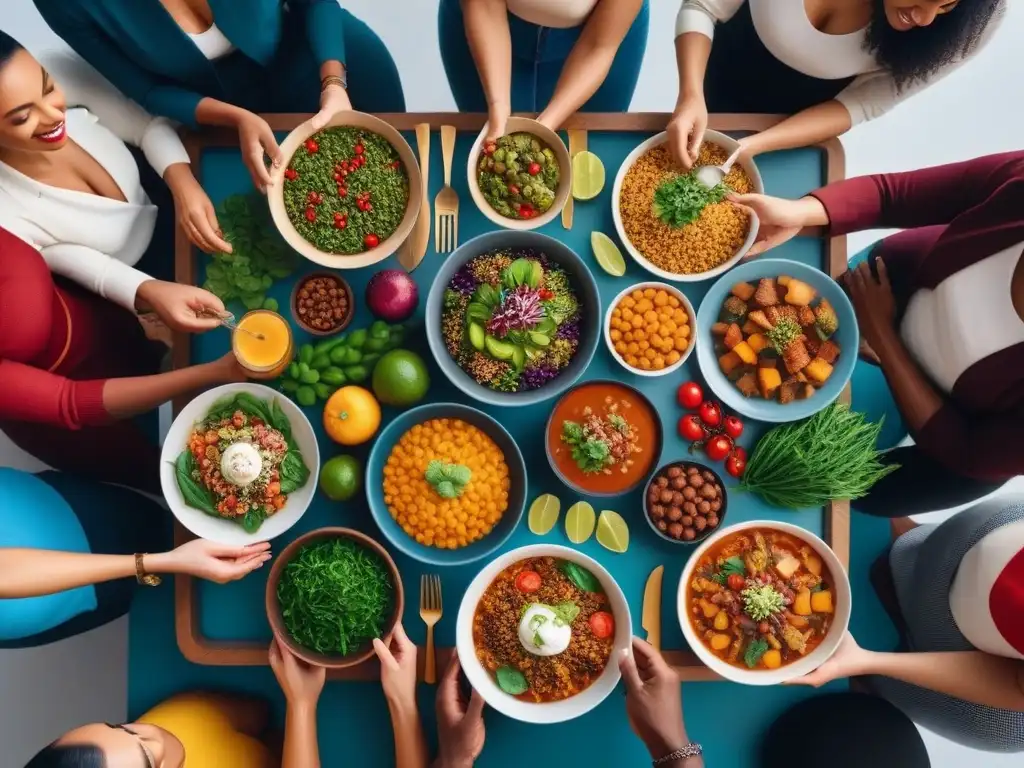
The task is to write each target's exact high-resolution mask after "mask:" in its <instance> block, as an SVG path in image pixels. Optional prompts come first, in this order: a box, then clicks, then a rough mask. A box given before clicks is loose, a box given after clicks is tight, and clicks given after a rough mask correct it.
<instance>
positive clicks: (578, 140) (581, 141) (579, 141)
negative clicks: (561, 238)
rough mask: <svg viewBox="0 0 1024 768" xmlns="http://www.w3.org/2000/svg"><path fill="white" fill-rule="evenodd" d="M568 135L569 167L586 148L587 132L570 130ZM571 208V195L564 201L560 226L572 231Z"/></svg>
mask: <svg viewBox="0 0 1024 768" xmlns="http://www.w3.org/2000/svg"><path fill="white" fill-rule="evenodd" d="M568 133H569V162H570V165H571V163H572V159H573V158H574V157H575V156H576V153H577V152H582V151H583V150H584V149H586V148H587V132H586V131H584V130H578V129H576V128H570V129H569V131H568ZM572 207H573V200H572V195H569V199H568V200H566V201H565V207H564V208H563V209H562V226H563V227H565V229H572Z"/></svg>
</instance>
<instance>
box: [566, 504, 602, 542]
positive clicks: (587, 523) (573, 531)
mask: <svg viewBox="0 0 1024 768" xmlns="http://www.w3.org/2000/svg"><path fill="white" fill-rule="evenodd" d="M596 517H597V515H596V514H595V513H594V508H593V507H592V506H590V505H589V504H588V503H587V502H585V501H577V502H576V503H575V504H573V505H572V506H571V507H569V511H568V512H566V513H565V535H566V536H568V537H569V541H571V542H572V543H573V544H582V543H583V542H584V541H586V540H587V539H589V538H590V536H591V535H592V534H593V533H594V520H595V518H596Z"/></svg>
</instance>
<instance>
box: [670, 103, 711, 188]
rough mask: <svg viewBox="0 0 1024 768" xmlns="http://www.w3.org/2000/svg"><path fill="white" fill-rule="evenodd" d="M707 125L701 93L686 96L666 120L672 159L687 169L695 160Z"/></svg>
mask: <svg viewBox="0 0 1024 768" xmlns="http://www.w3.org/2000/svg"><path fill="white" fill-rule="evenodd" d="M707 127H708V108H707V105H706V104H705V103H704V96H703V95H694V96H687V97H685V98H684V99H683V102H682V103H681V104H680V105H679V106H678V107H676V110H675V112H673V113H672V119H671V120H669V121H668V127H667V128H666V130H667V131H668V151H669V152H670V153H671V155H672V159H673V160H675V162H676V163H677V164H678V165H680V166H682V167H683V169H684V170H687V171H689V170H690V169H691V168H693V164H694V163H696V162H697V155H698V154H699V153H700V145H701V142H703V141H704V131H706V130H707Z"/></svg>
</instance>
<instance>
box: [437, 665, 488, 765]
mask: <svg viewBox="0 0 1024 768" xmlns="http://www.w3.org/2000/svg"><path fill="white" fill-rule="evenodd" d="M461 669H462V667H461V665H460V663H459V655H458V654H457V653H453V654H452V659H451V661H450V662H449V663H448V669H446V670H445V672H444V677H442V678H441V682H440V683H439V684H438V686H437V742H438V749H437V760H436V761H435V762H434V768H471V766H472V765H473V764H474V763H475V762H476V759H477V758H478V757H480V753H481V752H482V751H483V749H484V736H485V733H484V717H483V714H484V698H483V696H481V695H480V694H479V693H478V692H477V691H476V690H474V691H473V693H472V694H471V695H469V696H466V694H465V692H464V691H463V689H462V686H461V685H460V684H459V671H460V670H461Z"/></svg>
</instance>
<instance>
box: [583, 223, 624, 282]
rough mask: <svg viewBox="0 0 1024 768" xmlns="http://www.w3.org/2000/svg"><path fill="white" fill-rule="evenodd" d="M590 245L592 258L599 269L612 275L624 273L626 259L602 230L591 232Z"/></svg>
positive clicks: (617, 275) (620, 275) (619, 275)
mask: <svg viewBox="0 0 1024 768" xmlns="http://www.w3.org/2000/svg"><path fill="white" fill-rule="evenodd" d="M590 247H591V248H593V249H594V258H595V259H597V263H598V264H600V265H601V269H603V270H604V271H605V272H607V273H608V274H609V275H611V276H612V277H622V276H623V275H624V274H626V260H625V259H624V258H622V252H621V251H620V250H619V246H617V245H616V244H615V243H614V241H613V240H612V239H611V238H610V237H608V235H606V234H605V233H604V232H591V233H590Z"/></svg>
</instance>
